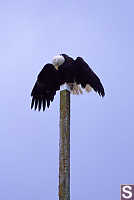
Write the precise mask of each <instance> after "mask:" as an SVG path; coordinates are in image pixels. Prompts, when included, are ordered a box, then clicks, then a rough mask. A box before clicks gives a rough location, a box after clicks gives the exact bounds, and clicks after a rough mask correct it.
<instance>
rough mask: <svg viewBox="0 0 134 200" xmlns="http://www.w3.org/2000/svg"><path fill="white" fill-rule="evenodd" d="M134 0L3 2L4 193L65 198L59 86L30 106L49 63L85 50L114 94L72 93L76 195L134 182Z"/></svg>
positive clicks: (5, 197) (108, 194)
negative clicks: (38, 105)
mask: <svg viewBox="0 0 134 200" xmlns="http://www.w3.org/2000/svg"><path fill="white" fill-rule="evenodd" d="M133 8H134V2H133V1H132V0H128V1H122V0H109V1H107V0H101V1H99V0H94V1H90V0H87V1H86V0H79V1H73V0H71V1H70V0H68V1H58V0H55V1H46V0H38V1H37V0H36V1H34V0H33V1H30V0H29V1H27V0H23V1H17V0H12V1H7V0H5V1H1V2H0V55H1V59H0V74H1V78H0V92H1V98H0V102H1V104H0V105H1V109H0V113H1V117H0V199H1V200H18V199H19V200H24V199H25V200H44V199H47V200H52V199H58V159H59V158H58V156H59V92H57V95H56V96H55V100H54V102H53V103H52V104H51V106H50V109H49V110H46V111H45V112H44V113H43V112H40V113H39V112H35V111H31V110H30V103H31V98H30V93H31V90H32V87H33V85H34V83H35V81H36V77H37V75H38V73H39V72H40V70H41V69H42V67H43V66H44V64H46V63H48V62H51V59H52V57H53V56H55V55H57V54H58V53H66V54H68V55H70V56H72V57H73V58H76V57H77V56H82V57H83V58H84V59H85V61H87V62H88V64H89V65H90V66H91V67H92V69H93V70H94V71H95V72H96V73H97V75H98V76H99V77H100V79H101V81H102V83H103V85H104V87H105V92H106V96H105V98H104V99H102V98H100V97H99V96H98V95H97V94H96V93H95V92H92V93H90V94H84V95H82V96H71V199H77V200H81V199H84V200H89V199H92V200H98V199H103V200H107V199H108V200H113V199H114V200H119V196H120V184H134V173H133V171H134V148H133V146H134V120H133V116H134V92H133V85H134V82H133V73H134V67H133V66H134V53H133V52H134V24H133V23H134V22H133V19H134V12H133Z"/></svg>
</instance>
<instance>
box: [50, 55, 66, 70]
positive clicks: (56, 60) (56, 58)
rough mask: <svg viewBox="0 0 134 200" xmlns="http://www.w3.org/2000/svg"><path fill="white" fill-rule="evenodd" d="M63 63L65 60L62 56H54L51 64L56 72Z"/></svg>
mask: <svg viewBox="0 0 134 200" xmlns="http://www.w3.org/2000/svg"><path fill="white" fill-rule="evenodd" d="M64 62H65V58H64V57H63V56H62V55H57V56H54V57H53V59H52V63H53V65H54V67H55V69H57V70H58V67H59V66H60V65H62V64H63V63H64Z"/></svg>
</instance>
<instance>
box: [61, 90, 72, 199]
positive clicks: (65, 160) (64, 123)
mask: <svg viewBox="0 0 134 200" xmlns="http://www.w3.org/2000/svg"><path fill="white" fill-rule="evenodd" d="M59 200H70V92H69V91H68V90H62V91H61V92H60V143H59Z"/></svg>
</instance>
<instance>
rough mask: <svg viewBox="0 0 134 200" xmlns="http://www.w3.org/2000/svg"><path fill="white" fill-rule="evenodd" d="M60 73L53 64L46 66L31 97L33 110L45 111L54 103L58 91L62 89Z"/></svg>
mask: <svg viewBox="0 0 134 200" xmlns="http://www.w3.org/2000/svg"><path fill="white" fill-rule="evenodd" d="M58 78H59V77H58V71H57V70H56V69H55V68H54V66H53V65H52V64H46V65H45V66H44V68H43V69H42V70H41V72H40V73H39V75H38V77H37V81H36V83H35V85H34V87H33V89H32V92H31V96H32V102H31V109H32V108H34V109H35V110H36V109H37V108H38V110H39V111H40V110H41V107H42V108H43V111H44V110H45V108H46V105H47V107H48V108H49V106H50V102H52V101H53V99H54V96H55V94H56V91H57V90H59V89H60V83H59V79H58Z"/></svg>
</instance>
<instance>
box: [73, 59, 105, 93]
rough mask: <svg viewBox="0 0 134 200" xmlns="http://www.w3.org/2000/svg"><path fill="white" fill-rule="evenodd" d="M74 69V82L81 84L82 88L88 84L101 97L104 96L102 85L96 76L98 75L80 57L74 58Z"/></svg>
mask: <svg viewBox="0 0 134 200" xmlns="http://www.w3.org/2000/svg"><path fill="white" fill-rule="evenodd" d="M75 70H76V82H77V83H78V84H81V85H82V87H83V88H85V87H86V84H89V85H90V86H91V87H92V88H93V89H94V90H95V92H98V94H99V95H100V96H102V97H104V96H105V91H104V88H103V85H102V83H101V81H100V79H99V78H98V76H97V75H96V74H95V72H93V70H92V69H91V68H90V67H89V65H88V64H87V63H86V62H85V61H84V60H83V58H81V57H77V58H76V60H75Z"/></svg>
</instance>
